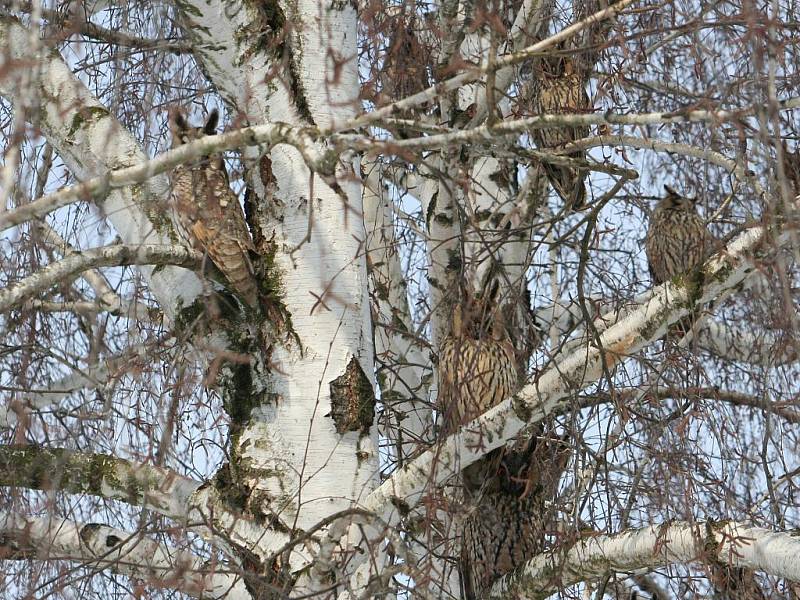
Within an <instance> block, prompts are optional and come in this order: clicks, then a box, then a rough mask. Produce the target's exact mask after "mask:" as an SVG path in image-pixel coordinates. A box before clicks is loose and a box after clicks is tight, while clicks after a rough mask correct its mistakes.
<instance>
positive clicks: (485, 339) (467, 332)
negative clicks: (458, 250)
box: [439, 303, 519, 433]
mask: <svg viewBox="0 0 800 600" xmlns="http://www.w3.org/2000/svg"><path fill="white" fill-rule="evenodd" d="M478 310H479V309H477V307H476V305H475V303H472V305H471V306H470V307H469V308H466V309H465V308H463V307H462V306H456V308H455V313H454V318H453V328H452V331H451V335H449V336H448V337H447V338H446V339H445V340H444V341H443V342H442V345H441V348H440V351H439V399H440V406H441V408H442V410H443V413H444V419H445V427H444V429H445V432H446V433H452V432H454V431H455V430H457V429H458V428H459V427H460V426H461V425H462V424H463V423H466V422H468V421H471V420H472V419H475V418H476V417H478V416H480V415H482V414H483V413H485V412H486V411H487V410H489V409H490V408H492V407H493V406H495V405H496V404H498V403H500V402H501V401H502V400H504V399H505V398H508V397H509V396H510V395H511V394H512V393H513V392H514V391H515V390H516V387H517V385H518V380H519V374H518V372H517V366H516V365H517V362H516V357H515V354H514V347H513V346H512V345H511V342H510V340H509V339H508V336H507V334H506V331H505V327H504V326H503V324H502V323H501V321H500V319H499V317H497V316H496V317H495V318H494V321H495V322H494V323H493V324H492V330H491V331H481V318H480V317H481V315H479V314H476V312H477V311H478ZM466 311H473V312H472V314H465V312H466Z"/></svg>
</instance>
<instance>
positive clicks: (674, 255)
mask: <svg viewBox="0 0 800 600" xmlns="http://www.w3.org/2000/svg"><path fill="white" fill-rule="evenodd" d="M664 189H665V190H666V192H667V195H666V197H665V198H662V199H661V201H660V202H659V203H658V205H657V206H656V208H655V210H653V214H652V215H651V216H650V224H649V226H648V228H647V237H646V239H645V250H646V252H647V262H648V265H649V267H650V276H651V278H652V279H653V285H659V284H661V283H664V282H665V281H668V280H670V279H672V278H673V277H675V276H676V275H680V274H682V273H687V272H690V271H692V270H693V269H695V268H696V267H698V266H699V265H701V264H702V263H703V261H704V260H705V259H706V258H707V257H708V256H709V254H710V253H711V251H712V250H713V246H714V242H715V239H714V236H712V235H711V233H710V232H709V231H708V228H707V227H706V224H705V221H703V219H702V217H701V216H700V215H698V214H697V211H696V210H695V206H694V200H693V199H691V198H685V197H683V196H681V195H680V194H678V193H677V192H676V191H675V190H673V189H672V188H671V187H669V186H664ZM693 321H694V318H693V317H691V316H690V317H687V318H685V319H682V320H681V321H680V322H679V323H677V324H676V326H675V327H674V332H675V333H677V334H681V335H685V334H686V332H687V331H688V330H689V329H690V328H691V326H692V322H693Z"/></svg>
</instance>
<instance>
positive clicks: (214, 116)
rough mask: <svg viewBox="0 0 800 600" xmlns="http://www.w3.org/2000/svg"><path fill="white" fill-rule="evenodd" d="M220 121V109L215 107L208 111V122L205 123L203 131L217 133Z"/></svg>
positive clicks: (211, 133) (208, 133)
mask: <svg viewBox="0 0 800 600" xmlns="http://www.w3.org/2000/svg"><path fill="white" fill-rule="evenodd" d="M218 123H219V111H218V110H217V109H216V108H215V109H214V110H212V111H211V112H210V113H208V118H207V119H206V124H205V125H203V133H205V134H206V135H216V133H217V124H218Z"/></svg>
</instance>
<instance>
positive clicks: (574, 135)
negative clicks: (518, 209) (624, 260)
mask: <svg viewBox="0 0 800 600" xmlns="http://www.w3.org/2000/svg"><path fill="white" fill-rule="evenodd" d="M585 84H586V82H585V81H584V78H583V77H582V76H581V74H580V73H578V72H577V70H576V69H575V64H574V63H573V62H572V60H571V59H569V58H567V57H558V58H556V59H546V58H543V59H542V60H541V63H540V67H539V69H538V70H537V72H536V78H535V80H534V83H533V86H534V90H533V97H534V102H533V111H534V112H535V113H536V114H550V115H558V114H575V113H586V112H589V111H590V110H591V108H592V107H591V103H590V100H589V96H588V95H587V94H586V88H585ZM588 135H589V126H588V125H583V126H580V127H548V128H543V129H533V130H531V137H532V138H533V141H534V142H535V143H536V146H537V147H538V148H539V149H540V150H545V149H548V148H558V147H560V146H563V145H564V144H568V143H570V142H573V141H575V140H577V139H580V138H584V137H587V136H588ZM567 156H568V157H569V158H576V159H581V160H583V159H584V158H585V157H584V153H583V152H574V153H571V154H568V155H567ZM542 166H543V168H544V170H545V173H546V174H547V178H548V179H549V180H550V184H551V185H552V186H553V189H554V190H555V191H556V192H557V193H558V195H559V196H561V198H563V199H564V202H566V203H567V206H569V207H570V208H572V209H576V210H579V209H581V208H584V207H585V205H586V185H585V184H584V179H585V178H586V173H585V172H584V171H582V170H581V169H576V168H575V167H571V166H565V165H555V164H552V163H547V162H544V163H542Z"/></svg>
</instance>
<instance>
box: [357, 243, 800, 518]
mask: <svg viewBox="0 0 800 600" xmlns="http://www.w3.org/2000/svg"><path fill="white" fill-rule="evenodd" d="M765 233H766V230H765V228H764V227H754V228H751V229H748V230H745V231H744V232H743V233H741V234H740V235H739V236H738V237H737V238H736V239H734V240H733V241H732V242H731V243H730V244H729V245H728V246H727V247H726V248H725V249H724V251H722V252H720V253H719V254H717V255H715V256H713V257H712V258H711V259H710V260H709V261H708V262H707V263H706V264H705V265H704V267H703V269H704V275H705V277H704V282H705V283H704V285H703V287H702V289H701V290H699V292H697V293H695V292H693V290H692V288H693V286H692V285H690V284H689V282H687V281H686V280H681V281H679V282H668V283H665V284H662V285H660V286H658V287H656V288H655V290H654V293H653V295H652V296H651V297H650V298H649V300H647V301H646V302H645V303H643V304H642V305H640V306H639V307H638V308H636V309H635V310H629V311H626V313H627V314H626V316H625V317H624V318H623V319H622V320H621V321H619V322H617V323H616V324H615V325H613V326H612V327H610V328H608V329H607V330H605V331H604V332H603V333H602V335H600V340H599V341H600V346H597V345H595V343H594V340H591V341H589V342H584V343H582V344H580V345H579V347H577V348H576V349H575V350H572V351H570V352H565V353H564V354H562V355H561V356H560V357H557V358H556V359H555V361H554V364H553V366H552V367H550V368H549V369H547V370H546V371H544V372H543V373H540V374H539V376H538V377H537V378H536V380H535V381H534V382H533V383H530V384H528V385H527V386H525V387H524V388H523V389H522V390H521V391H520V392H519V393H518V394H517V395H516V396H514V397H512V398H509V399H507V400H505V401H503V402H501V403H500V404H498V405H497V406H495V407H494V408H493V409H491V410H490V411H489V412H487V413H485V414H484V415H482V416H481V417H479V418H478V419H475V420H474V421H472V422H470V423H468V424H466V425H464V426H463V427H462V428H461V430H460V431H459V432H457V433H456V434H454V435H451V436H450V437H448V438H447V439H446V440H445V441H444V442H443V443H442V444H441V445H439V446H437V447H436V448H434V449H432V450H429V451H426V452H424V453H423V454H421V455H420V456H419V457H417V459H415V460H414V461H413V462H412V463H409V464H408V465H406V466H405V468H403V469H401V470H399V471H398V472H396V473H395V474H393V475H392V477H391V478H389V479H388V480H387V481H386V482H384V483H383V484H382V485H381V486H380V487H379V488H378V489H376V490H375V491H374V492H372V493H371V494H370V495H369V496H368V497H367V499H366V500H365V502H364V506H365V508H367V509H369V510H374V511H376V512H378V514H379V516H382V517H383V518H386V519H387V520H389V519H390V518H392V516H394V518H395V519H397V517H398V516H399V515H398V513H397V512H396V509H399V510H400V512H401V514H402V513H405V512H407V511H408V510H410V509H411V508H413V507H414V506H415V505H416V504H418V503H419V502H420V501H421V500H422V498H423V495H424V491H425V489H426V488H427V487H428V486H437V485H440V484H442V483H443V482H444V481H446V480H447V479H449V478H450V477H451V476H452V475H453V474H454V471H453V465H456V464H457V465H459V468H460V469H463V468H465V467H467V466H469V465H470V464H472V463H473V462H475V461H476V460H478V459H479V458H481V457H482V456H484V455H485V454H486V453H487V452H489V451H491V450H493V449H495V448H498V447H500V446H503V445H505V443H506V442H507V441H508V440H510V439H511V438H512V437H513V436H514V435H516V434H517V433H518V432H519V431H520V430H521V429H522V428H523V427H524V426H525V425H527V424H530V423H537V422H540V421H541V420H542V419H544V418H545V417H546V416H547V415H549V414H552V413H554V412H557V411H560V410H563V409H564V408H565V407H566V406H567V403H568V402H569V399H570V397H571V396H572V394H574V393H575V392H576V391H577V390H580V389H583V388H584V387H586V386H588V385H590V384H591V383H593V382H594V381H597V380H598V379H599V378H600V377H601V376H602V375H603V373H604V371H605V370H609V371H610V370H613V368H614V367H615V366H616V365H618V364H619V363H621V362H622V361H623V360H625V358H626V357H627V356H630V355H632V354H634V353H636V352H638V351H639V350H641V349H642V348H644V347H645V346H647V345H648V344H650V343H652V342H653V341H655V340H658V339H660V338H661V337H663V336H664V334H665V333H666V332H667V328H668V326H669V325H670V324H672V323H675V322H676V321H678V320H679V319H680V318H681V317H683V316H686V315H687V314H689V312H690V311H691V310H693V308H694V307H695V306H701V305H703V304H706V303H708V302H710V301H712V300H714V299H715V298H717V297H719V296H720V295H722V294H724V293H727V292H729V291H730V290H733V289H734V288H735V287H736V286H737V285H738V284H739V282H741V281H742V280H743V279H744V278H745V277H746V276H747V275H748V274H749V273H750V272H751V271H752V269H753V267H752V266H751V265H750V262H749V260H748V255H749V254H750V253H751V252H753V251H754V250H755V249H756V248H757V247H758V246H759V244H760V243H761V242H762V240H763V239H764V235H765ZM777 241H778V244H787V243H788V236H782V237H779V238H778V240H777Z"/></svg>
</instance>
